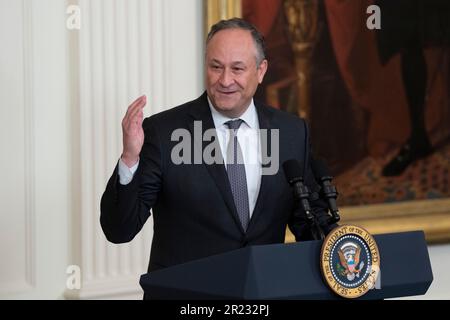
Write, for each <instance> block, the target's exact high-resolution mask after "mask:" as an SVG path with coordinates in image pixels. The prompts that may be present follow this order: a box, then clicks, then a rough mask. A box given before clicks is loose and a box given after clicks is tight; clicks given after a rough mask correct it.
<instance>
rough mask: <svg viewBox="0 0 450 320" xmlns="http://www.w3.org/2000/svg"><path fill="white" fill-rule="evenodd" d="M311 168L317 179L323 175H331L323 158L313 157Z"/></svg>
mask: <svg viewBox="0 0 450 320" xmlns="http://www.w3.org/2000/svg"><path fill="white" fill-rule="evenodd" d="M311 169H312V171H313V173H314V176H315V177H316V178H317V179H320V178H322V177H331V174H330V171H329V170H328V167H327V165H326V163H325V161H323V160H322V159H313V160H312V161H311Z"/></svg>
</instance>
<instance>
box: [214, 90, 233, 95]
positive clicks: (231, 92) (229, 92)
mask: <svg viewBox="0 0 450 320" xmlns="http://www.w3.org/2000/svg"><path fill="white" fill-rule="evenodd" d="M218 92H219V93H220V94H224V95H232V94H233V93H236V92H237V91H218Z"/></svg>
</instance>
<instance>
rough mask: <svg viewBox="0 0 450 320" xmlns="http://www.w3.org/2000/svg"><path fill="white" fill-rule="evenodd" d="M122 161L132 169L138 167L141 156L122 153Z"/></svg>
mask: <svg viewBox="0 0 450 320" xmlns="http://www.w3.org/2000/svg"><path fill="white" fill-rule="evenodd" d="M120 159H122V161H123V163H125V164H126V165H127V167H128V168H132V167H134V166H135V165H136V163H138V161H139V156H130V155H127V154H125V153H122V156H121V157H120Z"/></svg>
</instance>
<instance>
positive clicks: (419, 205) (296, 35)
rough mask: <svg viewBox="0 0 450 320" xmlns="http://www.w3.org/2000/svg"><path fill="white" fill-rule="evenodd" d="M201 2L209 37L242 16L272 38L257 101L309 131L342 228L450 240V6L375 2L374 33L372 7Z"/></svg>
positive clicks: (290, 0)
mask: <svg viewBox="0 0 450 320" xmlns="http://www.w3.org/2000/svg"><path fill="white" fill-rule="evenodd" d="M204 1H205V27H206V30H209V28H210V27H211V25H212V24H214V23H215V22H217V21H219V20H220V19H226V18H231V17H243V18H244V19H246V20H248V21H250V22H252V23H253V24H255V25H256V26H257V27H258V29H259V30H260V31H261V32H262V33H263V35H264V37H265V39H266V46H267V56H268V60H269V70H268V73H267V74H266V77H265V80H264V82H263V84H262V85H261V86H260V87H259V88H258V91H257V93H256V98H258V99H262V100H264V101H265V102H267V103H268V104H269V105H272V106H274V107H276V108H280V109H283V110H285V111H287V112H291V113H295V114H297V115H299V116H301V117H303V118H305V119H306V120H307V121H308V125H309V127H310V129H311V140H312V145H313V148H314V154H315V156H317V157H321V158H324V159H326V161H327V163H328V165H329V167H330V169H331V172H332V174H333V175H334V177H335V179H334V183H335V184H336V187H337V189H338V192H339V197H338V204H339V207H340V212H341V217H342V220H341V223H352V224H357V225H360V226H362V227H364V228H366V229H367V230H369V232H371V233H373V234H377V233H389V232H401V231H409V230H423V231H424V232H425V235H426V238H427V240H428V241H429V242H448V241H450V188H449V181H450V126H449V125H448V124H449V123H450V49H449V48H450V45H449V43H448V39H450V22H448V21H447V20H448V19H447V18H445V17H447V16H448V15H449V14H450V5H448V4H446V3H445V1H441V2H440V1H438V0H437V1H435V2H427V1H423V2H422V3H421V2H420V1H419V2H411V1H403V0H401V1H396V2H392V1H390V2H389V1H388V0H379V1H375V4H376V5H377V6H378V8H379V9H380V10H381V14H382V15H381V16H382V17H383V20H381V29H376V28H374V29H372V28H370V27H369V23H368V19H369V18H370V17H371V16H370V14H368V12H369V11H368V10H367V9H368V7H369V6H370V5H371V4H373V3H374V1H372V0H370V1H369V0H364V1H359V2H358V4H356V3H355V2H351V4H350V1H327V0H325V1H321V0H204ZM418 3H419V4H420V7H415V6H416V5H417V4H418ZM372 18H373V17H372ZM286 241H293V236H292V235H291V234H290V233H288V234H287V237H286Z"/></svg>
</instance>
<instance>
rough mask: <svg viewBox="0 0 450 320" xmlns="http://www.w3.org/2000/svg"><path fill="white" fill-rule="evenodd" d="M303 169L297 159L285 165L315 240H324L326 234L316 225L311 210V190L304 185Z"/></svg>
mask: <svg viewBox="0 0 450 320" xmlns="http://www.w3.org/2000/svg"><path fill="white" fill-rule="evenodd" d="M301 168H302V166H301V165H300V163H299V162H298V161H297V160H295V159H291V160H287V161H285V162H284V163H283V169H284V173H285V176H286V179H287V181H288V182H289V184H290V185H291V186H292V188H293V189H294V196H295V198H296V199H297V200H299V201H300V204H301V206H302V208H303V210H304V211H305V214H306V219H307V221H308V225H309V227H310V229H311V232H312V235H313V237H314V239H316V240H319V239H323V238H324V237H325V236H324V233H323V231H322V229H321V227H320V226H319V224H318V223H316V221H315V217H314V215H313V213H312V210H311V206H310V204H309V190H308V187H307V186H306V185H305V184H304V183H303V173H302V169H301Z"/></svg>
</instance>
